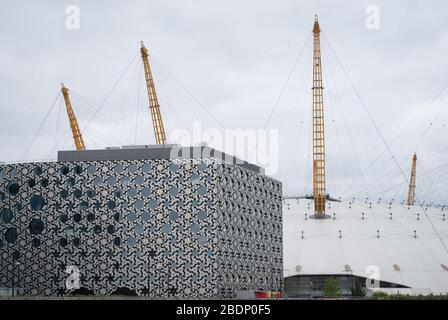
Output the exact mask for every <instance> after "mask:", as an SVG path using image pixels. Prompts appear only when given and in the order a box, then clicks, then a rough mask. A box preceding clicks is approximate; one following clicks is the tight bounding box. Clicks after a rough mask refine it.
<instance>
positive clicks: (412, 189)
mask: <svg viewBox="0 0 448 320" xmlns="http://www.w3.org/2000/svg"><path fill="white" fill-rule="evenodd" d="M416 174H417V154H416V153H414V156H413V157H412V169H411V178H410V179H409V191H408V206H413V205H414V204H415V178H416Z"/></svg>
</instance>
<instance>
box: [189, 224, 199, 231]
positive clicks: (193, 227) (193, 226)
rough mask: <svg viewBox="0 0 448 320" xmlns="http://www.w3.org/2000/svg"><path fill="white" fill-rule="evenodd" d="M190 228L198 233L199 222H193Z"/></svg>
mask: <svg viewBox="0 0 448 320" xmlns="http://www.w3.org/2000/svg"><path fill="white" fill-rule="evenodd" d="M190 230H191V232H193V233H198V232H199V230H200V227H199V224H197V223H192V224H191V226H190Z"/></svg>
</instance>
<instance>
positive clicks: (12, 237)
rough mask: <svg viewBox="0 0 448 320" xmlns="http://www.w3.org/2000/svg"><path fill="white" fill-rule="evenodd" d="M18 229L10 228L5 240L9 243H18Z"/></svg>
mask: <svg viewBox="0 0 448 320" xmlns="http://www.w3.org/2000/svg"><path fill="white" fill-rule="evenodd" d="M17 237H18V234H17V229H16V228H9V229H8V230H6V232H5V240H6V242H8V243H15V242H16V241H17Z"/></svg>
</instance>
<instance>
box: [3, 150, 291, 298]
mask: <svg viewBox="0 0 448 320" xmlns="http://www.w3.org/2000/svg"><path fill="white" fill-rule="evenodd" d="M138 152H140V154H136V150H131V149H130V150H122V149H120V150H116V151H114V150H106V151H105V150H103V151H102V153H101V155H100V156H98V154H99V153H92V152H91V151H90V153H89V152H88V151H82V152H80V153H77V154H76V155H75V154H70V153H66V154H63V155H62V157H60V159H59V161H57V162H45V163H22V164H8V165H2V166H0V215H1V217H0V288H16V290H18V292H19V294H24V295H47V296H53V295H65V294H69V293H77V292H78V293H79V292H83V293H85V292H90V293H93V294H97V295H111V294H119V293H120V292H121V293H122V292H133V293H135V294H137V295H142V296H150V297H161V298H164V297H192V298H200V297H205V298H214V297H217V298H219V297H222V298H231V297H235V295H236V292H237V291H238V290H262V291H279V290H282V286H283V276H282V269H283V265H282V218H281V206H282V204H281V197H282V194H281V183H280V182H278V181H276V180H274V179H272V178H269V177H266V176H264V174H263V172H262V171H261V170H260V168H258V167H255V166H252V165H249V164H243V165H241V164H235V163H232V162H228V161H222V159H219V157H215V156H210V157H202V158H194V157H181V158H175V159H173V158H170V157H168V156H166V155H163V156H160V154H157V151H151V150H149V149H148V150H143V151H138V150H137V153H138ZM72 155H73V156H72ZM117 155H118V156H117ZM64 156H67V157H68V159H64ZM70 157H72V158H71V159H70ZM233 159H234V158H233ZM78 274H79V280H80V281H79V285H80V289H78V290H76V289H75V288H74V287H73V285H74V284H76V281H75V282H74V280H76V279H77V275H78Z"/></svg>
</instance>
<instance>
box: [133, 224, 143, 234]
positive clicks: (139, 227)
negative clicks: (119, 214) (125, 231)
mask: <svg viewBox="0 0 448 320" xmlns="http://www.w3.org/2000/svg"><path fill="white" fill-rule="evenodd" d="M134 233H135V235H136V236H139V235H141V234H142V233H143V226H142V225H141V224H138V225H136V226H135V227H134Z"/></svg>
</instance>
